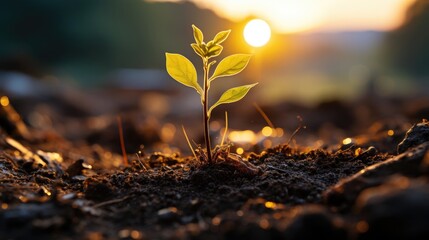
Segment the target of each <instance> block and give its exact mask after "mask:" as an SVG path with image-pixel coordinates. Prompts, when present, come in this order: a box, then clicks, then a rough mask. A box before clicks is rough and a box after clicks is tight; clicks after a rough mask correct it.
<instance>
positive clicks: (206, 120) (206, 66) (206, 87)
mask: <svg viewBox="0 0 429 240" xmlns="http://www.w3.org/2000/svg"><path fill="white" fill-rule="evenodd" d="M203 65H204V89H203V90H204V96H203V100H202V103H203V119H204V140H205V143H206V149H207V158H208V161H209V162H210V163H211V162H212V151H211V146H210V135H209V134H210V133H209V120H210V116H209V115H208V108H209V104H208V95H209V70H210V69H209V68H210V66H209V63H208V59H207V58H205V59H203Z"/></svg>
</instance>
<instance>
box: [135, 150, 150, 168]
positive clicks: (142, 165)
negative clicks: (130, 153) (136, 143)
mask: <svg viewBox="0 0 429 240" xmlns="http://www.w3.org/2000/svg"><path fill="white" fill-rule="evenodd" d="M136 155H137V160H139V163H140V166H141V167H142V168H143V169H144V170H147V168H146V167H145V166H144V164H143V162H142V160H140V155H139V154H138V153H136Z"/></svg>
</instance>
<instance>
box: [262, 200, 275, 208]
mask: <svg viewBox="0 0 429 240" xmlns="http://www.w3.org/2000/svg"><path fill="white" fill-rule="evenodd" d="M276 206H277V204H276V203H275V202H270V201H267V202H265V207H266V208H271V209H274V208H276Z"/></svg>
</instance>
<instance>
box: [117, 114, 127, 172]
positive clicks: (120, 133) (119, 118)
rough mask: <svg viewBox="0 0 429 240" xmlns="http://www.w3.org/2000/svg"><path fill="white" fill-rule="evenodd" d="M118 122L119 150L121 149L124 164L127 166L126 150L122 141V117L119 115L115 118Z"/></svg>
mask: <svg viewBox="0 0 429 240" xmlns="http://www.w3.org/2000/svg"><path fill="white" fill-rule="evenodd" d="M116 120H117V122H118V129H119V139H120V141H121V150H122V158H123V163H124V166H125V167H126V166H128V157H127V151H126V150H125V142H124V132H123V130H122V119H121V116H118V117H117V118H116Z"/></svg>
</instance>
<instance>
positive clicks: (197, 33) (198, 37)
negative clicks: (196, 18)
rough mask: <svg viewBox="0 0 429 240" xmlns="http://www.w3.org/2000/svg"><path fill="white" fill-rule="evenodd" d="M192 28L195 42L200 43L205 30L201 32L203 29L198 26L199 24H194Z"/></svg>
mask: <svg viewBox="0 0 429 240" xmlns="http://www.w3.org/2000/svg"><path fill="white" fill-rule="evenodd" d="M192 29H193V31H194V38H195V42H196V43H197V44H198V45H200V44H201V43H202V42H203V40H204V35H203V32H201V30H200V29H199V28H197V26H195V25H194V24H192Z"/></svg>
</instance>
